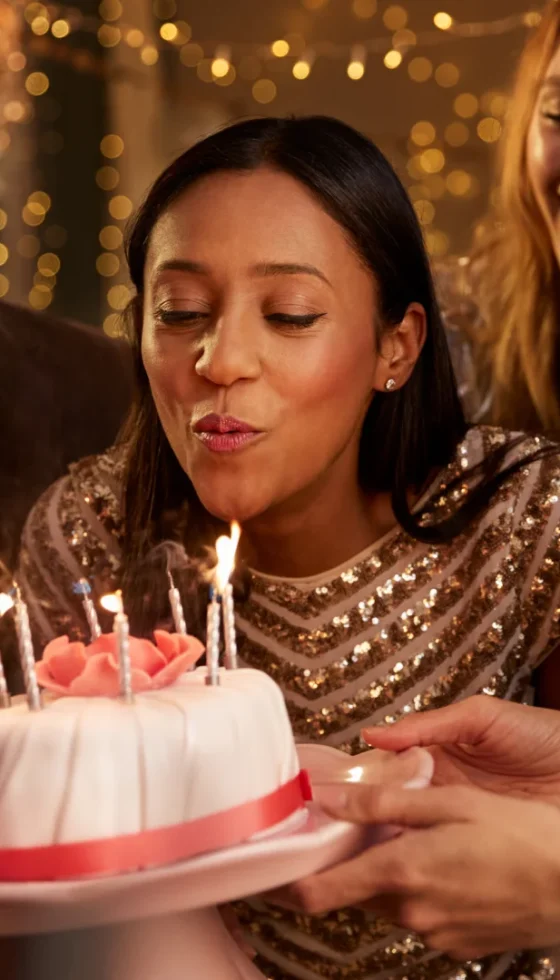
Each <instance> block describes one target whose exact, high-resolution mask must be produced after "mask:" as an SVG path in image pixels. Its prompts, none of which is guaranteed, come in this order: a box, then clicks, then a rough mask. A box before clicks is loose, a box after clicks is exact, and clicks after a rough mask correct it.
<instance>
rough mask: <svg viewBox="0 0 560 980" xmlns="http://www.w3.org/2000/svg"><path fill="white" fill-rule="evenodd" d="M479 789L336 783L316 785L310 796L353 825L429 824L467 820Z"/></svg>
mask: <svg viewBox="0 0 560 980" xmlns="http://www.w3.org/2000/svg"><path fill="white" fill-rule="evenodd" d="M486 796H487V794H486V793H485V792H484V791H483V790H476V789H475V790H473V789H470V788H467V787H462V786H458V787H454V789H453V793H450V792H449V788H448V787H429V788H428V789H403V788H402V787H393V786H367V785H366V786H359V785H355V786H353V785H352V784H348V783H347V784H344V785H340V784H336V785H332V784H331V785H324V786H317V787H316V788H315V790H314V799H315V801H316V802H317V803H319V805H320V806H321V807H322V808H323V809H324V810H326V812H327V813H329V814H330V816H332V817H335V818H336V819H337V820H345V821H347V822H348V823H357V824H397V825H398V826H401V827H431V826H433V825H434V824H441V823H467V822H468V820H469V819H470V818H471V817H472V816H473V813H474V811H475V809H478V805H479V804H480V803H481V802H482V800H483V799H485V798H486Z"/></svg>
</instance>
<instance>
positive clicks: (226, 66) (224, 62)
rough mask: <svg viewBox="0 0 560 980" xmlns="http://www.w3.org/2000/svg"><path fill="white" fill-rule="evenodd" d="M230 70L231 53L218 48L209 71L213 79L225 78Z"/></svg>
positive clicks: (226, 49)
mask: <svg viewBox="0 0 560 980" xmlns="http://www.w3.org/2000/svg"><path fill="white" fill-rule="evenodd" d="M230 68H231V53H230V50H229V48H218V50H217V51H216V54H215V55H214V58H213V60H212V64H211V69H212V75H213V76H214V78H225V76H226V75H227V73H228V72H229V70H230Z"/></svg>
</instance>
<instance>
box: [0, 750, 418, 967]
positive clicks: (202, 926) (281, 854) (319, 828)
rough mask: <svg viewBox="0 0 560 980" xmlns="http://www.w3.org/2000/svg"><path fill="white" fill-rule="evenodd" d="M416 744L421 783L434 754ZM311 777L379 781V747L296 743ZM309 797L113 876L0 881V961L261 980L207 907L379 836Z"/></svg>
mask: <svg viewBox="0 0 560 980" xmlns="http://www.w3.org/2000/svg"><path fill="white" fill-rule="evenodd" d="M413 751H414V752H415V753H416V755H417V763H418V767H417V776H416V778H415V784H417V785H418V786H419V787H421V786H422V785H428V784H429V782H430V779H431V776H432V770H433V763H432V758H431V756H430V755H429V754H428V753H427V752H425V751H424V750H422V749H415V750H413ZM298 754H299V757H300V762H301V765H302V767H303V768H305V769H307V770H308V772H309V774H310V776H311V781H312V784H315V785H318V784H319V783H324V782H338V781H340V782H348V781H351V782H364V783H367V782H370V783H376V782H379V772H380V768H379V759H380V756H381V754H380V753H379V752H377V751H372V752H366V753H364V754H363V755H360V756H359V757H357V758H356V757H354V758H350V757H349V756H347V755H345V754H344V753H342V752H339V751H338V750H336V749H332V748H329V747H328V746H319V745H304V746H299V747H298ZM388 833H390V831H388V828H384V827H377V828H367V827H363V826H358V825H354V824H349V823H342V822H340V821H336V820H332V819H331V818H330V817H328V816H327V815H326V814H325V813H323V812H322V811H321V810H320V808H319V807H318V806H316V805H315V804H313V803H311V804H309V805H308V806H307V808H306V810H304V811H302V813H301V814H300V815H298V816H297V818H295V822H294V818H291V820H290V821H289V823H286V824H284V825H283V827H280V828H278V829H277V831H276V832H275V833H270V834H267V835H266V836H261V837H260V838H259V839H255V838H253V840H251V841H248V842H246V843H244V844H240V845H238V846H236V847H230V848H228V849H225V850H222V851H216V852H213V853H210V854H204V855H200V856H199V857H196V858H191V859H190V860H188V861H184V862H179V863H177V864H173V865H167V866H165V867H159V868H153V869H148V870H144V871H139V872H133V873H130V874H123V875H115V876H112V877H97V878H82V879H73V880H66V881H56V882H47V883H45V882H25V883H11V882H10V883H8V882H5V883H0V962H1V963H2V964H3V966H4V968H5V969H6V973H5V975H6V976H13V977H17V980H75V978H76V977H77V976H78V975H79V976H80V980H205V978H209V980H210V978H212V980H213V978H216V980H218V978H219V980H257V978H260V980H262V974H261V973H260V972H259V971H258V970H257V969H256V968H255V967H254V965H253V964H252V963H251V961H250V960H249V959H248V958H247V956H246V955H245V954H244V953H243V952H242V951H241V950H240V949H239V947H238V945H237V943H236V942H235V941H234V940H233V939H232V937H231V935H230V934H229V932H228V930H227V929H226V927H225V926H224V924H223V922H222V919H221V917H220V915H219V913H218V911H217V909H216V906H217V905H222V904H224V903H226V902H230V901H233V900H236V899H240V898H244V897H247V896H250V895H256V894H259V893H261V892H266V891H269V890H271V889H274V888H279V887H281V886H282V885H286V884H289V883H290V882H292V881H296V880H299V879H300V878H303V877H305V876H306V875H309V874H313V873H315V872H317V871H320V870H322V869H324V868H327V867H329V866H330V865H333V864H336V863H337V862H339V861H343V860H346V859H348V858H349V857H351V856H353V855H355V854H357V853H359V851H360V850H362V849H363V848H364V847H366V846H371V845H372V844H374V843H375V842H376V841H377V842H379V841H380V840H384V839H387V836H388Z"/></svg>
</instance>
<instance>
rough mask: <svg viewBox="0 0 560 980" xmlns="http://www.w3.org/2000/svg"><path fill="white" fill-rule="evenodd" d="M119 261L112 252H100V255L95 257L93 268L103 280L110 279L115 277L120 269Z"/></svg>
mask: <svg viewBox="0 0 560 980" xmlns="http://www.w3.org/2000/svg"><path fill="white" fill-rule="evenodd" d="M120 265H121V263H120V261H119V258H118V256H117V255H115V254H114V253H113V252H102V253H101V255H98V256H97V259H96V262H95V267H96V269H97V271H98V273H99V275H100V276H104V277H105V278H111V276H116V274H117V272H118V271H119V269H120Z"/></svg>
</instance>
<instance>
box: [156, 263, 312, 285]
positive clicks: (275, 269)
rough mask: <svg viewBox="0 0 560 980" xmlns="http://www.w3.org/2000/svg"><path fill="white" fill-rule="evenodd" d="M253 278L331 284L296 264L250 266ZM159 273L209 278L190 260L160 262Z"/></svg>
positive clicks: (203, 267)
mask: <svg viewBox="0 0 560 980" xmlns="http://www.w3.org/2000/svg"><path fill="white" fill-rule="evenodd" d="M249 271H250V272H251V274H252V275H254V276H302V275H304V276H315V277H316V278H317V279H320V280H321V281H322V282H325V283H326V284H327V286H330V285H331V283H330V282H329V280H328V279H327V277H326V276H325V274H324V273H323V272H321V270H320V269H317V268H316V266H314V265H301V264H299V263H297V262H262V263H259V264H258V265H253V266H251V269H250V270H249ZM161 272H192V273H194V274H195V275H199V276H209V275H210V269H209V267H208V266H207V265H203V263H201V262H192V261H191V260H190V259H168V260H167V261H166V262H161V263H160V265H158V266H156V269H155V270H154V273H155V275H156V276H157V275H159V274H160V273H161Z"/></svg>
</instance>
